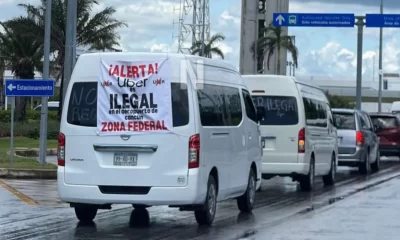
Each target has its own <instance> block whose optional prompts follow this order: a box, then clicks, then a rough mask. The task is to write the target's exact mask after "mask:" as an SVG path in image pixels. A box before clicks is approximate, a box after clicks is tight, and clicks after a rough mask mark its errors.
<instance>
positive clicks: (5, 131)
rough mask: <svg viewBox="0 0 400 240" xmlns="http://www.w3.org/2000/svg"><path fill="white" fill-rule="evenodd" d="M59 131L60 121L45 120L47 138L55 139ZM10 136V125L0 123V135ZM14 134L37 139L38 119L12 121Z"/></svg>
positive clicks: (38, 132)
mask: <svg viewBox="0 0 400 240" xmlns="http://www.w3.org/2000/svg"><path fill="white" fill-rule="evenodd" d="M59 131H60V123H59V122H58V121H54V120H48V122H47V139H57V137H58V133H59ZM10 136H11V125H10V123H8V124H4V123H3V124H0V137H10ZM14 136H15V137H28V138H32V139H38V138H39V137H40V121H38V120H28V121H27V122H22V123H21V122H15V123H14Z"/></svg>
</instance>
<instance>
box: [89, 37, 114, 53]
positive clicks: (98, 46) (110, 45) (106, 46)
mask: <svg viewBox="0 0 400 240" xmlns="http://www.w3.org/2000/svg"><path fill="white" fill-rule="evenodd" d="M114 46H120V45H119V42H118V39H117V38H115V36H111V38H108V39H99V40H98V41H96V42H94V43H93V44H92V46H91V47H90V48H89V50H100V51H103V52H105V51H106V50H111V51H114V52H116V51H118V49H116V48H114Z"/></svg>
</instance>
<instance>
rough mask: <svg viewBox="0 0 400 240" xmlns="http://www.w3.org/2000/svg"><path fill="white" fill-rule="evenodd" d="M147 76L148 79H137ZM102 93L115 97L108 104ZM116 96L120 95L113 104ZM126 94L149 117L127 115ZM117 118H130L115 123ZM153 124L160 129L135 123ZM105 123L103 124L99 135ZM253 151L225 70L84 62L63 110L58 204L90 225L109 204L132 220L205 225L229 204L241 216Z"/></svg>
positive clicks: (243, 96)
mask: <svg viewBox="0 0 400 240" xmlns="http://www.w3.org/2000/svg"><path fill="white" fill-rule="evenodd" d="M151 64H153V65H152V66H151V67H150V65H151ZM141 66H143V71H142V69H141V68H142V67H141ZM103 68H104V69H103ZM117 68H118V69H117ZM157 68H158V73H157ZM99 69H103V70H99ZM104 71H105V73H104ZM100 72H101V73H100ZM147 72H151V73H153V75H149V76H145V77H142V73H147ZM161 72H162V74H161ZM108 74H109V76H108ZM135 74H138V75H136V77H135ZM157 74H158V75H157ZM116 75H118V77H115V76H116ZM129 75H130V76H129ZM139 75H140V76H139ZM145 75H146V74H145ZM132 76H134V77H132ZM138 76H139V77H138ZM122 78H124V79H123V80H122ZM165 83H166V84H165ZM146 84H147V85H146ZM110 89H111V90H110ZM112 89H114V90H112ZM160 89H167V90H168V89H170V90H168V91H164V90H160ZM148 90H149V91H150V90H151V92H150V93H148ZM106 91H108V92H107V94H108V93H111V92H110V91H114V92H112V94H110V97H109V99H104V96H107V95H103V93H104V92H106ZM118 91H119V92H120V93H123V94H122V95H124V94H125V97H124V96H122V100H121V101H120V100H118V99H117V98H119V97H120V96H119V95H118V93H117V92H118ZM129 91H132V92H133V93H139V92H140V94H143V93H144V94H147V93H148V94H149V95H148V96H149V98H148V99H145V98H144V95H142V97H141V98H139V99H138V98H137V96H136V97H135V98H136V100H139V102H140V104H144V105H146V104H147V105H151V104H153V107H154V106H156V105H157V108H155V109H152V110H151V111H150V110H149V111H147V109H145V108H143V109H142V108H140V107H139V108H138V107H137V105H135V106H136V108H135V106H130V104H132V97H134V94H133V95H129V94H126V92H129ZM114 93H115V94H114ZM111 95H112V96H111ZM156 95H158V96H156ZM111 98H112V99H111ZM158 99H161V100H160V101H158ZM146 101H147V102H146ZM136 104H138V103H137V101H136ZM110 106H111V107H110ZM116 106H119V107H116ZM107 107H110V110H109V111H108V110H107V111H104V109H103V108H107ZM125 107H126V108H125ZM111 108H113V109H111ZM118 108H119V109H118ZM130 111H134V112H130ZM138 111H139V112H138ZM123 112H130V114H128V115H126V116H123V117H122V118H118V117H117V116H115V115H116V114H120V113H123ZM150 112H151V113H160V112H164V113H165V114H161V115H162V116H161V115H156V114H155V115H154V116H153V117H152V115H150ZM132 113H133V114H132ZM108 114H110V115H108ZM141 114H142V115H141ZM149 116H150V117H149ZM156 117H157V118H163V119H167V120H165V122H164V120H163V122H162V123H160V124H159V123H156V124H151V123H149V124H147V122H144V123H143V124H141V122H140V119H150V120H154V119H155V118H156ZM169 117H171V118H172V121H171V123H170V124H171V125H170V127H168V119H169ZM105 118H109V119H105ZM104 119H105V121H110V122H106V124H105V125H104V124H103V122H102V121H104ZM115 119H121V120H118V121H121V123H118V122H117V120H115ZM126 119H129V121H127V122H126V124H124V123H123V121H125V120H126ZM150 120H149V121H150ZM146 121H147V120H146ZM116 122H117V123H116ZM153 123H154V122H153ZM122 125H123V126H124V128H123V129H122V127H121V126H122ZM157 126H158V127H157ZM125 128H127V129H128V131H126V129H125ZM113 129H114V130H115V132H112V131H114V130H113ZM129 129H130V130H129ZM157 129H158V130H159V131H158V130H157ZM153 130H154V131H153ZM156 130H157V131H158V132H156ZM109 131H111V132H109ZM118 131H120V132H118ZM124 131H125V132H124ZM152 131H153V132H152ZM260 141H261V139H260V132H259V125H258V122H257V113H256V109H255V106H254V104H253V102H252V99H251V96H250V93H249V91H248V90H247V88H246V86H245V85H244V83H243V80H242V78H241V76H240V74H239V73H238V72H237V70H236V69H235V68H234V67H232V66H230V65H228V64H227V63H225V62H223V61H219V60H212V59H208V58H201V57H198V56H191V55H183V54H170V53H169V54H167V53H90V54H84V55H81V56H80V57H79V59H78V61H77V63H76V66H75V68H74V70H73V74H72V77H71V81H70V83H69V85H68V89H67V94H66V98H65V104H64V107H63V113H62V119H61V129H60V135H59V143H58V144H59V146H58V192H59V196H60V199H61V200H62V201H65V202H68V203H70V205H71V207H74V208H75V213H76V216H77V218H78V219H79V220H80V221H87V222H90V221H92V220H93V219H94V218H95V216H96V214H97V210H98V209H111V205H112V204H132V205H133V207H134V208H135V209H136V210H139V211H141V210H143V211H146V208H147V207H150V206H154V205H168V206H170V207H176V208H179V209H180V210H181V211H194V213H195V217H196V220H197V222H198V223H199V224H206V225H210V224H211V223H212V222H213V220H214V216H215V212H216V203H217V201H223V200H227V199H232V198H237V204H238V208H239V210H240V211H244V212H250V211H251V210H252V208H253V205H254V200H255V192H256V190H257V189H258V188H259V187H260V184H261V154H262V150H261V142H260Z"/></svg>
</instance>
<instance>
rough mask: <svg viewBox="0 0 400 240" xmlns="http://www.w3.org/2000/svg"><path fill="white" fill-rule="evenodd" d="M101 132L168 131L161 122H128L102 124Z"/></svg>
mask: <svg viewBox="0 0 400 240" xmlns="http://www.w3.org/2000/svg"><path fill="white" fill-rule="evenodd" d="M101 125H102V128H101V131H102V132H124V131H133V132H143V131H160V130H168V129H167V128H166V127H165V123H164V120H162V121H141V122H138V121H129V122H102V123H101Z"/></svg>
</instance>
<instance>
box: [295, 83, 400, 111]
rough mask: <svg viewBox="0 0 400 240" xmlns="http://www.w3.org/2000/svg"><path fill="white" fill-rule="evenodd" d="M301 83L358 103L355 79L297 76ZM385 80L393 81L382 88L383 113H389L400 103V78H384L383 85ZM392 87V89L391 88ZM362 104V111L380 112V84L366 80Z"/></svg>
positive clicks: (363, 86) (363, 87)
mask: <svg viewBox="0 0 400 240" xmlns="http://www.w3.org/2000/svg"><path fill="white" fill-rule="evenodd" d="M296 78H297V79H298V80H300V81H307V82H309V83H311V84H313V85H316V86H319V87H320V88H322V89H323V90H326V91H328V92H329V94H332V95H338V96H345V97H350V98H352V99H353V100H354V102H355V101H356V80H355V78H343V77H337V78H336V77H329V76H296ZM385 80H386V81H387V82H390V81H391V84H388V83H386V85H387V88H386V90H384V88H382V89H383V90H382V111H384V112H389V111H390V107H391V104H392V102H394V101H400V91H399V90H397V88H396V87H400V78H393V79H389V78H388V77H387V76H384V77H383V81H382V85H384V84H385V83H384V82H385ZM389 86H391V88H390V87H389ZM361 88H362V91H361V95H362V104H361V109H363V110H365V111H369V112H377V111H378V89H379V82H378V81H371V80H368V79H365V80H363V81H362V85H361Z"/></svg>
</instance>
